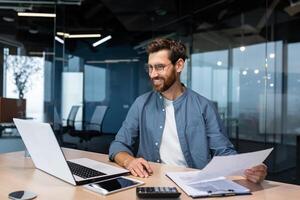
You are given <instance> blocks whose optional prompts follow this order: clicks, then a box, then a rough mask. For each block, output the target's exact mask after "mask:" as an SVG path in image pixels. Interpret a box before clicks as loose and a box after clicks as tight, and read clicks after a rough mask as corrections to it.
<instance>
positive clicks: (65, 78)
mask: <svg viewBox="0 0 300 200" xmlns="http://www.w3.org/2000/svg"><path fill="white" fill-rule="evenodd" d="M22 12H25V13H28V12H36V13H50V14H51V15H49V16H46V17H40V16H36V17H34V16H31V17H30V16H23V15H22V14H20V13H22ZM299 27H300V1H299V0H210V1H208V0H197V1H183V0H164V1H160V0H152V1H140V0H123V1H117V0H57V1H51V0H31V1H26V0H9V1H8V0H0V30H1V31H0V49H1V51H0V63H1V64H2V67H1V68H0V77H1V80H2V81H1V83H0V85H1V86H0V95H1V96H2V97H4V98H17V99H19V98H24V99H26V117H28V118H33V119H35V120H40V121H46V122H49V123H51V124H52V125H53V128H54V130H55V131H56V134H57V135H58V137H59V138H60V142H61V145H62V146H66V147H72V148H78V149H83V150H89V151H95V152H100V153H107V152H108V147H109V144H110V142H111V141H112V140H113V139H114V136H115V134H116V133H117V131H118V129H119V128H120V126H121V125H122V122H123V120H124V119H125V117H126V114H127V112H128V109H129V108H130V106H131V104H132V103H133V101H134V100H135V98H136V97H138V96H139V95H141V94H143V93H145V92H147V91H149V90H151V89H152V88H151V84H150V82H149V79H148V75H147V73H146V72H145V70H144V65H145V63H146V62H147V54H146V52H145V47H146V46H147V44H148V42H149V41H151V40H152V39H153V38H156V37H165V38H171V39H176V40H181V41H182V42H183V43H184V44H185V45H186V46H187V50H188V59H187V60H186V66H185V70H184V72H183V73H182V75H181V80H182V82H183V83H184V84H185V85H186V86H187V87H189V88H191V89H193V90H195V91H196V92H198V93H199V94H201V95H203V96H205V97H207V98H208V99H210V100H212V101H214V102H215V105H216V106H217V109H218V112H219V114H220V115H221V118H222V119H223V122H224V125H225V128H226V130H227V133H228V135H229V137H230V139H231V141H232V142H233V144H234V145H235V147H236V149H237V150H238V152H240V153H243V152H250V151H255V150H261V149H266V148H269V147H274V150H273V152H272V154H271V155H270V157H269V158H268V159H267V161H266V164H267V165H268V167H269V168H268V172H269V174H268V177H267V178H268V179H270V180H277V181H282V182H287V183H293V184H300V161H299V160H300V150H299V149H300V92H299V88H300V64H299V57H300V29H299ZM77 34H101V36H100V37H99V35H94V36H95V37H92V38H88V37H86V36H85V37H82V38H78V37H76V35H77ZM77 36H78V35H77ZM79 37H80V36H79ZM103 38H106V39H107V41H106V42H104V43H102V44H99V45H97V43H96V42H97V41H99V40H100V39H103ZM98 43H99V42H98ZM19 74H23V75H24V74H25V76H24V77H25V78H24V77H23V78H22V77H21V78H20V77H18V75H19ZM26 77H28V78H26ZM16 80H19V83H20V84H19V87H16ZM24 82H26V85H25V87H23V88H22V84H21V83H24ZM20 89H21V90H22V93H23V94H20ZM76 105H77V106H79V110H78V112H77V115H76V120H75V122H74V126H75V130H82V129H83V126H84V124H83V123H82V121H90V120H91V119H92V115H93V113H94V110H95V108H96V106H99V105H105V106H107V107H108V109H107V111H106V113H105V115H104V119H103V122H102V128H101V130H100V131H99V133H97V134H98V135H96V136H97V137H91V138H88V139H86V138H83V139H82V137H77V136H78V135H76V134H75V135H72V134H68V130H66V132H64V131H65V129H61V127H62V126H65V123H66V121H65V120H64V119H67V118H68V117H70V116H69V113H70V110H71V108H72V106H76ZM57 124H58V126H56V125H57ZM57 127H59V128H57ZM1 131H2V132H1V134H0V135H1V137H0V153H4V152H11V151H18V150H24V145H23V143H22V140H21V138H20V136H19V135H18V133H16V131H15V130H14V128H3V129H1Z"/></svg>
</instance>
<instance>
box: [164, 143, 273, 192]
mask: <svg viewBox="0 0 300 200" xmlns="http://www.w3.org/2000/svg"><path fill="white" fill-rule="evenodd" d="M272 150H273V148H271V149H266V150H262V151H256V152H252V153H243V154H237V155H229V156H215V157H213V159H212V160H211V161H210V162H209V163H208V164H207V166H206V167H205V168H204V169H203V170H197V171H191V172H168V173H167V174H166V175H167V176H168V177H169V178H170V179H171V180H173V181H174V182H175V183H176V184H177V185H178V186H179V187H181V189H183V190H184V192H185V193H187V195H189V196H192V197H196V196H199V197H200V196H213V195H208V191H212V190H206V191H203V190H202V188H203V187H202V186H203V184H204V186H207V185H206V184H209V185H212V184H213V183H214V182H211V181H215V180H219V181H220V182H216V183H217V184H218V187H217V188H219V189H218V190H219V191H223V193H224V191H227V193H228V194H231V195H234V194H245V193H249V192H250V191H246V189H247V188H244V187H242V186H240V185H238V184H236V183H234V182H232V181H230V180H226V179H224V177H225V176H236V175H243V173H244V171H245V170H246V169H249V168H251V167H254V166H256V165H259V164H261V163H262V162H263V161H264V160H265V159H266V158H267V157H268V155H269V154H270V153H271V151H272ZM209 182H210V183H209ZM222 184H223V186H224V187H223V189H220V186H222ZM229 184H231V185H232V184H234V185H238V186H240V187H241V188H239V189H241V190H238V188H233V190H234V191H235V192H232V191H228V188H227V186H229ZM197 185H198V186H199V187H196V186H197ZM225 185H226V187H225ZM232 187H233V186H232ZM242 188H243V189H242ZM231 189H232V188H231ZM230 192H231V193H230ZM211 193H212V192H211ZM224 195H225V193H224Z"/></svg>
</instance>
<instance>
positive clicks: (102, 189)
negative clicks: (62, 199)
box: [84, 176, 144, 195]
mask: <svg viewBox="0 0 300 200" xmlns="http://www.w3.org/2000/svg"><path fill="white" fill-rule="evenodd" d="M143 184H144V182H142V181H139V180H135V179H132V178H127V177H124V176H120V177H115V178H111V179H107V180H104V181H99V182H95V183H90V184H87V185H85V186H84V187H85V188H86V189H88V190H92V191H94V192H97V193H100V194H102V195H108V194H112V193H115V192H119V191H122V190H126V189H129V188H133V187H136V186H139V185H143Z"/></svg>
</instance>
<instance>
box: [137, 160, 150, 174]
mask: <svg viewBox="0 0 300 200" xmlns="http://www.w3.org/2000/svg"><path fill="white" fill-rule="evenodd" d="M137 167H138V168H139V170H140V171H141V172H142V173H143V177H148V176H149V174H148V173H147V171H146V170H145V168H144V166H143V163H138V165H137Z"/></svg>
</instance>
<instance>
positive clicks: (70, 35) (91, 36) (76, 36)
mask: <svg viewBox="0 0 300 200" xmlns="http://www.w3.org/2000/svg"><path fill="white" fill-rule="evenodd" d="M56 34H57V35H59V36H63V37H64V38H96V37H101V34H69V33H64V32H56Z"/></svg>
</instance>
